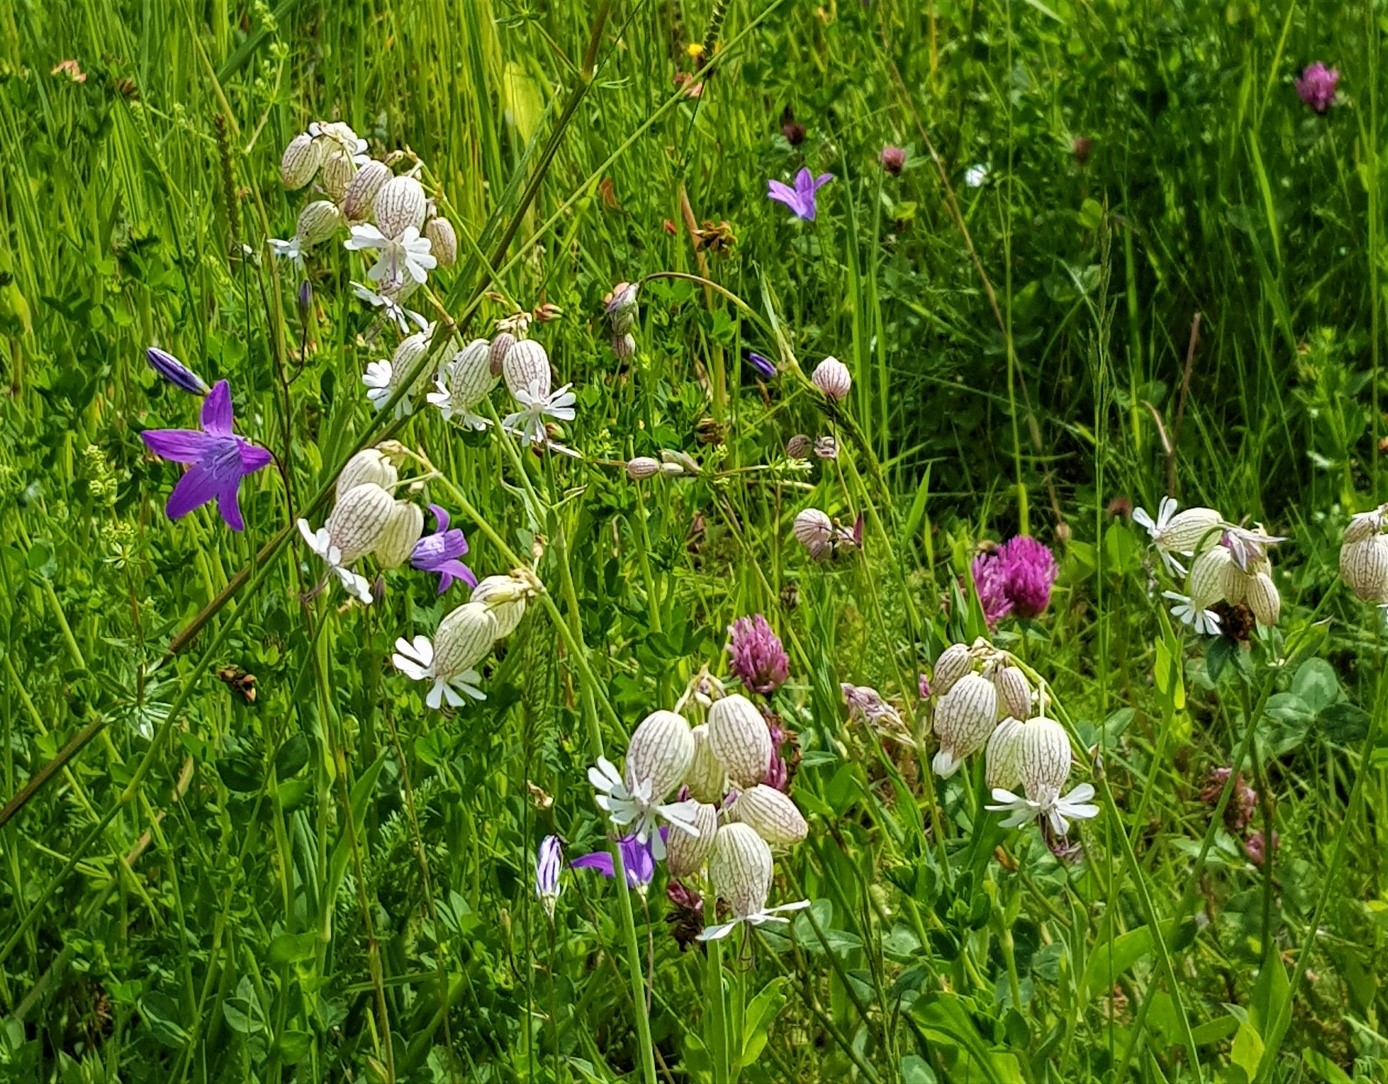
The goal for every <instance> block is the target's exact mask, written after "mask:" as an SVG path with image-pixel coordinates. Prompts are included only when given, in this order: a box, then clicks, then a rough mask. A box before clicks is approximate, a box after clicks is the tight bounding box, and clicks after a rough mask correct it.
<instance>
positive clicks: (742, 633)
mask: <svg viewBox="0 0 1388 1084" xmlns="http://www.w3.org/2000/svg"><path fill="white" fill-rule="evenodd" d="M728 669H729V670H730V671H732V674H733V676H734V677H735V678H737V679H738V681H740V682H742V685H743V687H744V688H747V689H750V690H752V691H753V692H758V693H761V694H762V695H763V696H770V695H771V694H772V693H774V692H775V691H776V690H777V689H779V688H780V687H781V686H782V685H784V684H785V683H786V679H787V678H788V677H789V676H790V659H789V658H788V657H787V656H786V649H785V648H784V647H782V646H781V641H780V639H779V638H778V637H777V635H776V634H775V633H774V632H772V631H771V626H770V625H768V624H767V623H766V618H764V617H763V616H762V615H761V614H753V615H752V616H751V617H739V618H738V619H737V620H736V621H734V622H733V623H732V624H731V625H729V626H728Z"/></svg>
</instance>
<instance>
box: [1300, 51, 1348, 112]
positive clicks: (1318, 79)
mask: <svg viewBox="0 0 1388 1084" xmlns="http://www.w3.org/2000/svg"><path fill="white" fill-rule="evenodd" d="M1339 82H1340V73H1339V71H1337V70H1336V69H1335V68H1327V67H1326V66H1325V65H1324V64H1322V63H1321V62H1320V61H1319V60H1317V61H1316V62H1315V63H1314V64H1310V65H1308V66H1307V68H1306V70H1305V71H1303V72H1302V73H1301V77H1300V78H1299V79H1297V81H1296V93H1297V97H1299V98H1300V99H1301V100H1302V101H1303V102H1305V103H1306V104H1307V105H1308V106H1309V107H1310V108H1311V109H1312V110H1314V111H1315V112H1317V113H1325V112H1326V111H1327V110H1328V109H1329V108H1330V107H1331V106H1332V105H1334V104H1335V88H1336V86H1337V85H1338V84H1339Z"/></svg>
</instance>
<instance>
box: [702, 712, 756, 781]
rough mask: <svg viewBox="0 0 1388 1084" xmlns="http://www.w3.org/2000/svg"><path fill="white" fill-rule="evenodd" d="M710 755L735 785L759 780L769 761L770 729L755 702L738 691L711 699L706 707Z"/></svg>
mask: <svg viewBox="0 0 1388 1084" xmlns="http://www.w3.org/2000/svg"><path fill="white" fill-rule="evenodd" d="M708 741H709V747H710V748H711V749H712V750H713V755H714V756H715V757H717V758H718V762H719V763H720V764H722V765H723V769H724V770H725V771H726V772H727V773H728V777H729V778H730V779H731V780H732V781H733V782H734V783H735V784H737V785H738V786H739V787H750V786H751V785H752V784H754V783H760V782H761V781H762V779H763V778H765V776H766V770H767V768H768V767H770V765H771V730H770V728H769V727H767V725H766V720H765V719H764V718H763V717H762V713H761V712H760V711H758V710H757V706H756V705H755V704H753V703H752V702H751V701H750V700H748V699H747V698H746V697H745V696H743V695H741V694H740V693H731V694H729V695H728V696H725V697H723V698H722V699H721V700H715V701H714V702H713V705H712V706H711V707H710V708H709V709H708Z"/></svg>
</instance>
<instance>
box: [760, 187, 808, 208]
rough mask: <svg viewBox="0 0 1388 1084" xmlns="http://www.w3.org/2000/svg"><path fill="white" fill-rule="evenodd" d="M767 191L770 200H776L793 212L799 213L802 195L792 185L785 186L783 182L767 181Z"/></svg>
mask: <svg viewBox="0 0 1388 1084" xmlns="http://www.w3.org/2000/svg"><path fill="white" fill-rule="evenodd" d="M766 189H767V191H766V194H767V197H768V198H770V199H774V200H775V201H776V202H777V203H784V204H785V205H786V206H787V207H789V208H790V209H791V210H792V211H795V212H796V213H797V214H798V213H799V207H800V194H799V193H798V192H796V191H795V189H793V188H791V186H790V185H788V184H783V183H782V182H781V181H767V182H766Z"/></svg>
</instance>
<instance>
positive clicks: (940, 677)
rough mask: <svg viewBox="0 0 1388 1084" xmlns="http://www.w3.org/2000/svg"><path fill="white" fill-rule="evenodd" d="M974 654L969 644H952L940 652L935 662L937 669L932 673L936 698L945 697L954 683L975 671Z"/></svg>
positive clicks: (931, 680)
mask: <svg viewBox="0 0 1388 1084" xmlns="http://www.w3.org/2000/svg"><path fill="white" fill-rule="evenodd" d="M973 665H974V658H973V653H972V652H971V651H970V650H969V645H968V644H950V646H949V647H947V648H945V649H944V650H943V651H941V652H940V657H939V658H938V659H936V660H935V668H934V670H932V671H931V673H930V687H931V691H932V692H934V693H935V695H936V696H944V694H945V693H947V692H949V691H950V689H952V688H954V683H955V682H956V681H958V680H959V679H960V678H961V677H963V676H964V675H965V674H967V673H968V672H969V671H970V670H972V669H973Z"/></svg>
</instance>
